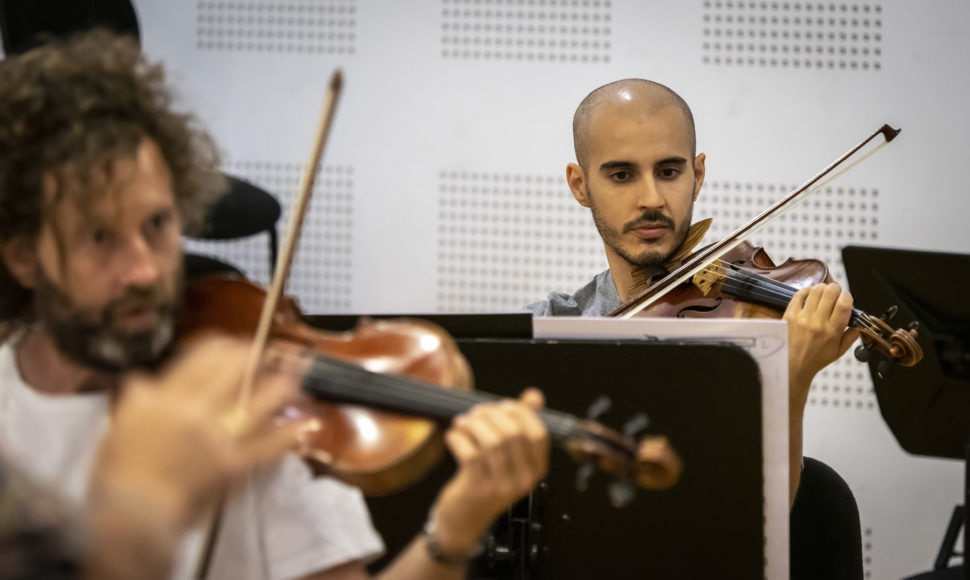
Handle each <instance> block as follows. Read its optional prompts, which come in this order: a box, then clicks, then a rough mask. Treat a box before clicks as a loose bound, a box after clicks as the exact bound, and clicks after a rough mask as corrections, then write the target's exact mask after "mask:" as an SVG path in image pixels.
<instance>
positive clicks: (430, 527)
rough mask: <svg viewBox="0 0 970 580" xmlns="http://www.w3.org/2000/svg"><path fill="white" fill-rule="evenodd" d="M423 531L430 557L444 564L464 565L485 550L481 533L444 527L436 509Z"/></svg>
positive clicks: (449, 565)
mask: <svg viewBox="0 0 970 580" xmlns="http://www.w3.org/2000/svg"><path fill="white" fill-rule="evenodd" d="M423 533H424V545H425V550H426V552H427V554H428V557H429V558H431V560H433V561H434V562H437V563H438V564H442V565H444V566H448V567H453V568H454V567H464V566H465V565H467V564H468V562H469V561H470V560H472V559H474V558H476V557H477V556H479V555H480V554H481V553H482V552H483V551H484V542H483V540H482V537H481V535H478V534H469V533H468V532H467V528H464V529H456V530H448V528H445V527H442V525H441V523H440V519H439V518H438V517H437V510H434V509H433V510H432V512H431V514H430V517H429V518H428V521H427V522H426V523H425V525H424V530H423Z"/></svg>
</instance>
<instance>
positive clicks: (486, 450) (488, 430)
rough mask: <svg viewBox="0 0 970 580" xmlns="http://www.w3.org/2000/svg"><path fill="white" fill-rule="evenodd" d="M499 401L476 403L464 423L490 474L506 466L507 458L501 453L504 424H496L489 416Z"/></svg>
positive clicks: (501, 470)
mask: <svg viewBox="0 0 970 580" xmlns="http://www.w3.org/2000/svg"><path fill="white" fill-rule="evenodd" d="M499 405H501V403H486V404H484V405H478V406H477V407H475V408H474V409H472V411H471V412H470V413H469V414H468V416H467V419H468V420H467V422H466V423H465V425H464V428H465V432H466V433H468V434H469V435H470V436H471V437H472V439H473V440H474V441H475V443H476V444H477V446H478V453H479V456H480V460H481V461H483V462H484V463H485V465H486V466H487V469H488V471H489V473H490V474H491V475H492V476H498V475H500V474H501V473H502V472H504V471H505V470H506V469H507V468H508V459H507V457H506V455H505V454H504V453H503V447H504V443H505V441H504V440H503V436H502V434H503V431H502V429H503V427H504V425H496V423H495V421H494V420H493V418H492V417H491V415H492V413H494V412H495V409H496V408H497V407H498V406H499Z"/></svg>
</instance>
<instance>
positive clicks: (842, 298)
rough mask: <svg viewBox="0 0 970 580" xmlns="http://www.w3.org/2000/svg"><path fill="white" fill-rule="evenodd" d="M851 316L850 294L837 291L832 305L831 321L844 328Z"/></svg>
mask: <svg viewBox="0 0 970 580" xmlns="http://www.w3.org/2000/svg"><path fill="white" fill-rule="evenodd" d="M851 318H852V295H851V294H849V293H848V292H842V291H841V290H840V291H839V295H838V296H836V298H835V305H834V306H833V307H832V321H833V322H834V323H836V324H839V325H841V326H842V328H845V327H846V326H848V325H849V320H850V319H851Z"/></svg>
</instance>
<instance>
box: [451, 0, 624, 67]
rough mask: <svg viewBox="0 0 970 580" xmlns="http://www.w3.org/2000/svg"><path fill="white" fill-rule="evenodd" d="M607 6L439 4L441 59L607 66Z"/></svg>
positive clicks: (508, 1)
mask: <svg viewBox="0 0 970 580" xmlns="http://www.w3.org/2000/svg"><path fill="white" fill-rule="evenodd" d="M610 11H611V0H442V8H441V56H442V58H445V59H461V60H486V61H487V60H503V61H519V62H550V63H555V62H559V63H584V64H585V63H591V64H601V63H607V62H609V61H610V24H611V22H610Z"/></svg>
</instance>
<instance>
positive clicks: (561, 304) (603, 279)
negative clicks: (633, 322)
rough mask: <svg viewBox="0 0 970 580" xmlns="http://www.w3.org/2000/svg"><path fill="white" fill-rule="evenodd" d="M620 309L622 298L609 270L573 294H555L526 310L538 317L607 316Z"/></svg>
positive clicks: (534, 303)
mask: <svg viewBox="0 0 970 580" xmlns="http://www.w3.org/2000/svg"><path fill="white" fill-rule="evenodd" d="M619 307H620V296H619V294H617V292H616V284H614V283H613V276H611V275H610V271H609V269H607V270H604V271H602V272H600V273H599V274H597V275H596V276H594V277H593V279H592V280H590V282H589V283H588V284H586V285H585V286H583V287H582V288H580V289H579V290H576V291H575V292H573V293H572V294H566V293H565V292H553V293H551V294H549V297H548V298H546V299H545V300H540V301H538V302H533V303H532V304H529V305H528V306H526V307H525V310H528V311H530V312H532V313H533V314H534V315H536V316H606V315H607V314H609V313H610V312H613V311H614V310H616V309H617V308H619Z"/></svg>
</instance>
